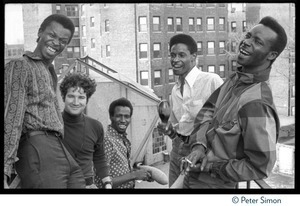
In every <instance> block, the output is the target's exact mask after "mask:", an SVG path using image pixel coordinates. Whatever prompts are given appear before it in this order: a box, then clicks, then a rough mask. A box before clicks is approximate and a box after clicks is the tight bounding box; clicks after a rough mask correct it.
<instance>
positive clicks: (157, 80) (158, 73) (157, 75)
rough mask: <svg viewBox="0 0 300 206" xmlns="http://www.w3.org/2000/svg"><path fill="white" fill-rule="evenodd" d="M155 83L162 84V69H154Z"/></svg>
mask: <svg viewBox="0 0 300 206" xmlns="http://www.w3.org/2000/svg"><path fill="white" fill-rule="evenodd" d="M154 85H161V70H155V71H154Z"/></svg>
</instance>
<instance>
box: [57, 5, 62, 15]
mask: <svg viewBox="0 0 300 206" xmlns="http://www.w3.org/2000/svg"><path fill="white" fill-rule="evenodd" d="M56 13H57V14H60V13H61V6H60V5H56Z"/></svg>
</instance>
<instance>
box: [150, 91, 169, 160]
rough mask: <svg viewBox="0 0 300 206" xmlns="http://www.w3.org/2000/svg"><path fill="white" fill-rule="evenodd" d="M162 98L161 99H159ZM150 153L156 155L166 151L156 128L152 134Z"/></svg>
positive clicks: (161, 136) (163, 138)
mask: <svg viewBox="0 0 300 206" xmlns="http://www.w3.org/2000/svg"><path fill="white" fill-rule="evenodd" d="M160 98H162V97H160ZM152 138H153V140H152V153H153V154H156V153H159V152H162V151H164V150H166V149H167V145H166V142H165V137H164V135H160V134H159V132H158V129H157V128H154V129H153V132H152Z"/></svg>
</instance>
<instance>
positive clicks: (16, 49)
mask: <svg viewBox="0 0 300 206" xmlns="http://www.w3.org/2000/svg"><path fill="white" fill-rule="evenodd" d="M23 53H24V44H5V49H4V60H5V62H4V63H5V64H6V63H7V62H9V61H10V60H11V59H14V58H19V57H21V56H22V55H23Z"/></svg>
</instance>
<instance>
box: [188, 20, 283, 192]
mask: <svg viewBox="0 0 300 206" xmlns="http://www.w3.org/2000/svg"><path fill="white" fill-rule="evenodd" d="M286 43H287V36H286V33H285V31H284V29H283V28H282V26H281V25H280V24H279V23H278V22H277V21H276V20H275V19H273V18H272V17H265V18H263V19H262V20H261V21H260V22H259V24H258V25H256V26H255V27H253V28H252V29H251V30H250V31H249V32H247V34H246V36H245V38H244V39H243V40H242V41H241V43H240V45H239V53H238V59H237V61H238V63H239V64H240V65H241V67H240V68H238V71H237V72H236V73H234V74H233V75H231V76H230V77H229V78H228V79H227V80H226V81H225V83H224V84H223V85H222V86H221V87H220V88H219V89H217V90H216V91H215V92H214V93H213V94H212V95H211V96H210V97H209V99H208V101H207V102H206V103H205V104H204V106H203V108H202V109H201V111H200V112H199V114H198V115H197V119H196V121H195V132H193V133H195V134H196V135H193V138H196V142H195V144H194V145H192V153H191V154H190V155H189V156H188V157H187V158H188V159H189V160H190V161H191V162H192V165H196V166H194V167H191V170H190V172H189V174H188V176H187V177H186V178H185V183H184V188H235V187H236V185H237V183H238V182H240V181H250V180H257V179H263V178H266V177H268V175H269V174H270V172H271V171H272V168H273V166H274V164H275V161H276V142H277V137H278V130H279V120H278V116H277V113H276V108H275V105H274V103H273V97H272V92H271V88H270V85H269V82H268V79H269V75H270V71H271V65H272V63H273V62H274V61H275V59H276V58H277V57H278V56H279V55H280V53H281V52H282V51H283V49H284V48H285V46H286ZM199 162H202V164H199Z"/></svg>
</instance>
